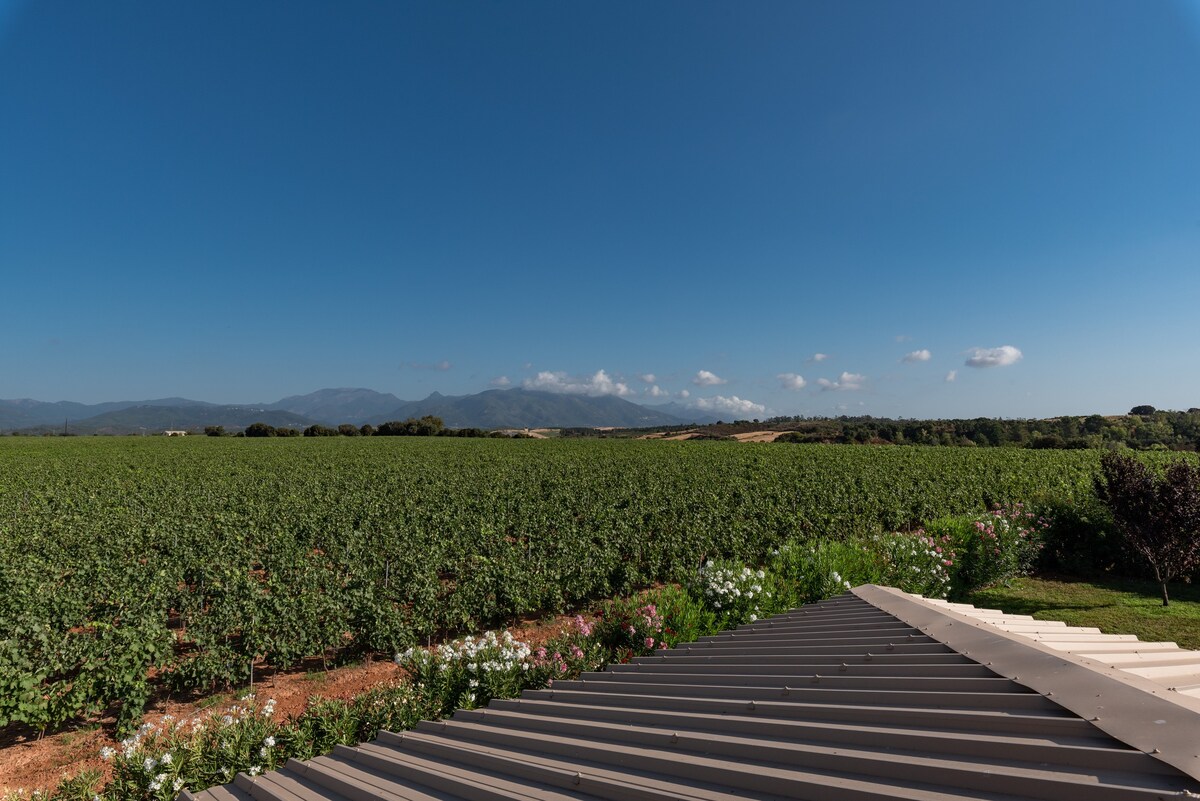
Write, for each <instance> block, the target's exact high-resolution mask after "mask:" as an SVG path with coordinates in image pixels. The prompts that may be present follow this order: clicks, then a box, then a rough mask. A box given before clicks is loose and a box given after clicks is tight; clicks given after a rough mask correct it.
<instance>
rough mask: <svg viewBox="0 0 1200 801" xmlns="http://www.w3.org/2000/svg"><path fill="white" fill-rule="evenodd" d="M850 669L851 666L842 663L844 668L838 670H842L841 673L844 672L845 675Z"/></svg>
mask: <svg viewBox="0 0 1200 801" xmlns="http://www.w3.org/2000/svg"><path fill="white" fill-rule="evenodd" d="M849 667H850V666H849V665H847V664H846V663H845V662H843V663H842V666H841V667H840V668H838V670H840V671H842V672H843V673H845V672H846V670H847V669H849Z"/></svg>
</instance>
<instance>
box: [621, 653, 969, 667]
mask: <svg viewBox="0 0 1200 801" xmlns="http://www.w3.org/2000/svg"><path fill="white" fill-rule="evenodd" d="M867 653H870V655H871V658H870V659H869V660H868V659H866V658H865V657H866V653H860V654H855V655H853V657H852V658H853V664H867V663H872V664H877V665H887V664H904V665H977V664H979V663H978V662H976V661H975V660H973V659H971V658H970V657H966V656H963V655H962V654H960V653H957V652H955V651H950V650H945V651H939V652H937V653H926V654H920V653H916V654H915V653H911V652H902V653H897V652H895V651H880V652H871V651H868V652H867ZM843 660H844V655H842V654H796V655H791V656H779V655H775V656H771V655H766V654H760V655H756V656H748V655H744V654H737V653H714V652H691V653H686V652H679V653H672V652H671V651H667V650H663V651H659V652H658V653H656V654H653V655H650V656H638V657H634V659H633V660H631V661H630V662H629V664H632V665H662V664H667V663H670V664H672V665H835V666H836V665H840V664H842V662H843ZM610 667H616V666H615V665H613V666H610Z"/></svg>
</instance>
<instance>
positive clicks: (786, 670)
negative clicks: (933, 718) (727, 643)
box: [607, 658, 1190, 679]
mask: <svg viewBox="0 0 1200 801" xmlns="http://www.w3.org/2000/svg"><path fill="white" fill-rule="evenodd" d="M1189 664H1190V663H1189ZM607 672H610V673H614V674H617V675H620V674H624V673H651V674H662V673H676V674H677V673H697V674H709V673H723V674H727V675H731V676H776V677H778V678H781V679H789V678H795V677H797V676H811V675H813V674H814V673H820V674H821V675H827V674H829V673H831V672H832V673H844V674H846V675H850V676H892V677H901V676H910V677H916V676H921V677H946V678H968V677H971V678H996V674H995V673H994V672H992V671H991V670H989V669H988V668H986V667H984V666H983V665H981V664H979V663H978V662H971V661H957V662H948V663H942V664H920V663H909V662H892V663H890V664H880V663H879V662H877V661H874V660H872V661H871V662H864V661H862V660H857V661H853V662H843V661H841V660H838V659H835V658H827V659H822V660H813V659H804V660H802V661H801V660H796V661H792V662H789V663H786V664H761V663H760V662H757V661H756V662H749V663H742V664H729V663H727V662H718V663H713V662H691V661H689V662H684V661H682V660H679V659H673V660H670V661H668V662H636V661H635V662H630V663H629V664H625V665H610V666H609V668H608V671H607Z"/></svg>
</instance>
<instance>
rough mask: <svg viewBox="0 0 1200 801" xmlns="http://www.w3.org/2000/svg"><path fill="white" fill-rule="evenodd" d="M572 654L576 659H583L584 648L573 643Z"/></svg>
mask: <svg viewBox="0 0 1200 801" xmlns="http://www.w3.org/2000/svg"><path fill="white" fill-rule="evenodd" d="M571 656H572V657H573V658H574V659H583V649H582V648H580V647H579V646H578V645H572V646H571Z"/></svg>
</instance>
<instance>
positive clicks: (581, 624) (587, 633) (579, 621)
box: [575, 615, 592, 637]
mask: <svg viewBox="0 0 1200 801" xmlns="http://www.w3.org/2000/svg"><path fill="white" fill-rule="evenodd" d="M575 628H576V630H578V631H579V633H580V634H582V635H583V636H584V637H591V636H592V624H591V623H588V622H587V621H586V620H584V619H583V615H576V616H575Z"/></svg>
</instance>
